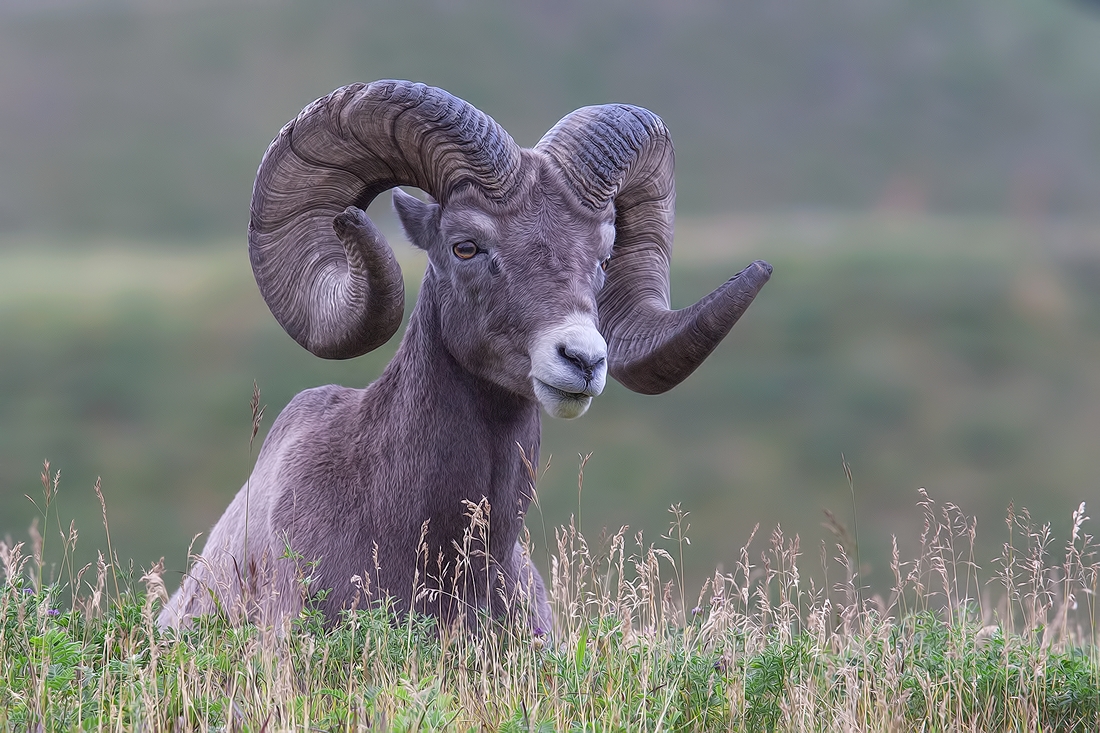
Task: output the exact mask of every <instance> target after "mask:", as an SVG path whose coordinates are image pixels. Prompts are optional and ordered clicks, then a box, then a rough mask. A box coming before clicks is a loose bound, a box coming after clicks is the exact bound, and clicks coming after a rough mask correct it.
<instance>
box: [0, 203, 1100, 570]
mask: <svg viewBox="0 0 1100 733" xmlns="http://www.w3.org/2000/svg"><path fill="white" fill-rule="evenodd" d="M377 208H380V207H377ZM372 214H373V215H374V216H375V217H376V218H377V219H378V220H380V221H382V222H383V225H384V226H386V227H389V228H390V230H392V229H393V222H392V218H391V217H388V216H387V215H386V213H385V212H384V210H383V211H378V212H372ZM391 241H394V242H395V243H398V242H399V241H400V240H399V237H396V236H394V237H391ZM1040 244H1041V245H1042V252H1043V254H1042V255H1041V256H1040V255H1039V254H1038V252H1039V251H1040V247H1039V245H1040ZM1098 244H1100V229H1095V228H1088V227H1071V226H1068V225H1052V224H1047V225H1043V224H1038V223H1030V224H1029V223H1027V222H1022V221H1019V220H1009V219H988V220H984V219H944V218H932V217H897V216H879V215H876V216H864V217H818V218H807V217H795V216H791V217H774V218H769V217H758V218H722V219H707V220H692V219H687V220H684V221H682V223H681V226H680V227H679V237H678V243H677V256H676V258H674V259H675V260H676V261H678V262H679V266H678V267H677V268H676V269H675V270H674V273H673V275H674V277H673V301H674V305H684V304H687V303H688V302H689V301H694V300H695V299H697V298H698V297H701V296H702V295H703V294H705V292H706V291H707V290H709V289H711V288H713V287H715V286H717V285H718V284H720V282H721V281H722V279H723V278H724V277H727V276H729V275H732V274H733V273H734V272H736V270H737V269H739V268H740V267H741V266H743V265H744V264H746V263H747V262H748V261H749V260H750V259H751V258H753V257H764V258H767V259H769V260H770V261H771V262H772V263H773V264H774V265H775V276H774V277H773V280H772V282H771V283H769V284H768V286H767V287H766V288H765V289H764V291H763V292H762V294H761V296H760V298H759V299H758V300H757V302H756V303H754V304H753V306H752V308H751V309H750V310H749V311H748V313H747V314H746V316H745V317H744V319H743V320H742V321H741V322H740V323H739V324H738V325H737V326H736V327H735V328H734V330H733V331H732V333H731V335H730V336H729V337H728V338H727V339H726V340H725V342H723V344H722V345H721V346H720V347H719V348H718V350H717V351H716V352H715V353H714V354H713V355H712V356H711V357H710V358H709V359H708V360H707V362H706V363H705V364H704V365H703V366H702V367H701V368H700V369H699V370H698V371H697V372H696V373H695V374H693V375H692V376H691V377H690V378H689V379H688V380H687V381H686V382H684V383H683V384H682V385H680V386H679V387H678V388H676V389H675V390H673V391H672V392H669V393H668V394H666V395H662V396H659V397H645V396H641V395H636V394H633V393H631V392H628V391H627V390H625V389H623V388H622V387H620V386H619V385H618V384H616V383H610V384H609V386H608V388H607V390H606V391H605V393H604V394H603V395H602V396H601V397H599V398H598V399H597V400H595V402H594V403H593V406H592V408H591V410H590V411H589V413H588V414H587V415H586V416H584V417H583V418H581V419H579V420H575V421H558V420H552V419H549V418H546V419H544V421H543V425H544V428H543V429H544V435H545V437H544V443H543V462H544V463H545V461H546V460H547V459H550V466H549V468H548V469H547V470H546V471H545V474H544V475H543V477H542V480H541V482H540V486H539V496H540V502H539V503H540V506H541V511H540V510H539V509H537V508H533V509H532V511H531V516H530V518H529V522H528V523H529V526H530V527H531V530H532V534H533V539H534V541H535V543H536V544H537V545H539V546H540V547H543V548H545V547H546V545H547V539H552V536H551V537H547V536H546V535H545V534H544V527H546V528H553V527H555V526H558V525H561V524H564V523H566V522H567V521H568V518H569V516H570V514H576V513H578V511H579V522H580V526H581V528H582V529H583V530H584V531H585V532H586V533H587V534H588V535H589V536H590V537H597V536H598V535H599V534H600V530H601V528H603V527H605V526H607V527H609V528H610V529H611V531H614V530H616V529H617V528H618V527H619V526H620V525H622V524H629V525H631V527H632V528H634V529H635V530H644V531H645V532H646V534H647V536H649V537H651V538H653V539H656V538H657V536H658V535H659V534H661V533H662V532H664V531H666V530H667V527H668V517H667V514H666V511H667V509H668V507H669V505H671V504H674V503H679V504H681V505H682V507H683V509H684V510H686V511H689V512H691V515H690V516H689V517H688V522H689V523H690V524H691V529H690V531H689V536H690V537H691V539H692V541H693V544H692V547H691V548H690V549H689V554H688V557H687V558H686V561H687V566H688V571H689V573H690V574H691V575H692V577H693V578H694V579H696V580H698V579H700V578H701V577H702V575H704V574H706V573H708V572H709V571H711V570H713V569H714V567H715V565H718V564H723V565H725V566H726V567H727V568H729V567H731V566H732V564H733V563H734V562H735V561H736V559H737V556H736V553H737V551H738V549H739V548H740V547H741V546H742V545H743V544H744V543H745V541H746V540H747V539H748V536H749V533H750V532H751V531H752V528H753V525H754V524H756V523H758V522H759V523H760V524H761V526H762V531H765V532H767V531H770V530H771V529H772V528H773V527H774V526H775V525H776V524H782V525H783V526H784V528H785V529H786V530H787V533H788V534H790V535H793V534H795V533H798V534H800V535H801V536H802V539H803V549H804V551H805V552H808V553H810V554H811V555H812V556H816V553H817V549H816V546H817V544H818V543H819V542H820V541H822V540H828V541H829V542H830V544H831V543H832V542H833V541H835V540H834V539H832V535H830V533H829V531H828V530H827V529H826V528H824V527H822V526H821V524H820V523H821V522H822V520H823V519H824V516H823V515H822V510H823V509H829V510H831V511H832V512H833V513H834V514H835V515H836V516H837V517H839V518H840V521H841V522H843V523H845V524H847V525H848V526H849V530H850V529H851V524H852V516H853V509H854V510H855V512H856V515H857V516H858V519H859V523H858V525H856V529H857V531H858V533H859V539H860V542H861V544H862V547H861V553H862V559H863V562H864V563H865V565H867V566H868V567H866V568H865V570H866V571H869V572H870V575H869V576H868V577H869V580H870V581H871V582H876V583H880V584H881V583H886V582H888V581H889V570H888V567H887V561H888V553H889V547H890V536H891V534H893V533H898V535H899V541H900V542H901V544H902V549H903V552H908V551H913V552H915V551H916V548H915V543H916V542H917V533H918V532H919V528H920V522H919V520H918V519H916V518H917V517H919V510H918V508H917V506H916V504H917V501H918V498H919V497H918V494H917V489H918V487H921V486H924V487H927V488H928V490H929V491H930V492H931V494H932V495H933V496H934V497H938V498H940V499H941V500H943V501H949V502H954V503H956V504H959V505H961V506H962V507H963V508H964V510H966V511H967V512H972V513H974V514H976V515H977V517H978V519H979V523H980V525H981V526H984V527H985V528H986V529H985V530H983V531H982V532H980V533H979V537H980V538H981V541H984V542H985V543H986V544H985V545H984V546H981V548H980V550H981V551H982V552H983V553H985V554H986V557H992V556H994V555H995V554H996V553H997V551H998V550H999V547H1000V542H1001V541H1002V540H1003V539H1004V538H1002V537H1001V536H1000V533H999V532H998V530H997V529H996V528H997V527H1003V524H1002V518H1003V516H1004V513H1005V510H1006V508H1007V507H1008V505H1009V503H1010V502H1014V503H1015V505H1016V506H1017V507H1020V506H1021V505H1022V506H1026V507H1028V508H1030V509H1031V511H1032V515H1033V517H1034V519H1035V521H1036V522H1037V523H1042V522H1046V521H1050V522H1052V523H1053V525H1054V527H1055V531H1056V534H1058V535H1059V536H1062V535H1061V534H1060V532H1061V530H1062V528H1064V527H1066V526H1068V523H1069V517H1070V513H1071V512H1072V511H1073V510H1074V509H1075V508H1076V507H1077V505H1078V503H1079V502H1080V501H1082V500H1086V501H1088V502H1090V503H1093V502H1094V499H1095V497H1096V481H1095V477H1096V476H1097V475H1098V474H1100V452H1098V451H1096V449H1095V446H1094V442H1095V436H1096V435H1097V434H1100V424H1098V422H1100V409H1098V407H1100V372H1097V370H1096V368H1095V364H1096V363H1098V361H1100V247H1098ZM397 250H398V251H399V252H400V253H401V257H402V259H403V261H404V267H405V272H406V277H407V279H408V281H409V282H408V286H409V287H408V292H409V298H410V299H411V298H413V297H414V294H415V290H416V288H415V284H416V280H417V279H418V277H419V272H421V271H422V268H423V262H422V260H420V259H419V254H418V253H415V252H412V251H411V250H412V248H411V247H407V246H406V247H402V246H400V244H399V243H398V244H397ZM0 252H3V254H0V340H2V342H3V343H4V345H5V348H4V357H3V359H0V537H2V536H3V534H4V533H10V534H11V535H12V536H13V537H16V538H18V537H22V536H25V531H26V528H27V526H28V524H29V523H30V521H31V518H32V516H33V515H34V514H35V511H34V507H33V506H32V505H31V504H30V503H29V502H28V501H27V499H26V498H24V497H23V494H29V495H31V496H38V495H39V493H40V491H39V489H38V473H39V470H40V461H41V459H44V458H49V459H50V461H51V462H52V463H53V466H54V467H55V468H59V469H60V470H61V471H62V475H63V482H62V486H63V487H64V490H63V491H62V494H61V496H60V497H59V498H58V500H57V501H58V506H59V507H60V509H59V512H60V516H63V517H76V519H77V527H78V529H80V530H81V531H82V532H83V533H84V535H83V536H82V544H81V545H80V547H82V548H83V550H82V552H84V553H85V554H84V555H81V557H83V558H84V559H85V560H87V559H91V557H89V554H90V553H92V550H93V548H96V547H101V546H102V534H101V532H102V530H101V526H100V520H99V506H98V503H97V501H96V499H95V496H94V494H93V492H92V486H93V484H94V482H95V479H96V477H97V476H102V477H103V487H104V494H105V496H106V500H107V504H108V511H109V516H110V517H111V522H112V537H113V540H114V546H115V548H116V551H118V553H119V555H120V556H121V557H134V558H135V559H137V560H138V561H139V562H145V561H146V560H151V559H155V558H156V557H159V556H160V555H167V556H168V567H169V568H170V569H172V570H177V571H178V570H181V569H182V568H183V565H184V557H185V551H186V548H187V544H188V542H189V540H190V538H191V537H192V535H194V534H195V533H198V532H204V531H206V530H207V529H208V528H209V527H210V526H211V524H212V523H213V522H214V521H215V520H216V519H217V517H218V516H219V515H220V514H221V512H222V511H223V510H224V508H225V506H226V505H227V503H228V501H229V499H230V498H231V497H232V495H233V494H234V493H235V492H236V490H237V489H238V488H239V487H240V486H241V485H242V484H243V482H244V480H245V478H246V477H247V474H248V471H249V466H250V460H251V457H254V455H255V452H256V451H255V450H253V451H252V456H251V457H250V453H249V445H248V442H249V441H248V438H249V434H250V430H251V415H250V413H249V408H248V402H249V398H250V397H251V394H252V383H253V380H256V381H257V382H258V384H259V386H260V389H261V391H262V402H263V403H265V404H267V405H268V406H269V407H268V410H267V412H266V415H265V420H264V426H263V431H262V433H261V437H262V434H263V433H264V432H266V429H267V428H268V427H269V426H270V424H271V421H272V420H273V419H274V418H275V416H276V415H277V413H278V411H279V410H280V409H281V408H282V407H283V406H284V405H285V404H286V402H287V401H288V400H289V399H290V398H291V397H292V396H293V395H294V394H295V393H296V392H298V391H300V390H302V389H305V388H307V387H310V386H314V385H317V384H323V383H329V382H335V383H341V384H345V385H349V386H362V385H365V384H367V383H369V382H370V381H372V380H373V379H374V378H375V377H377V375H378V374H379V373H380V371H381V370H382V368H383V366H384V365H385V364H386V362H387V361H388V360H389V358H390V356H391V355H392V353H393V349H394V347H395V344H396V339H395V340H394V341H393V342H391V343H390V344H388V345H387V346H385V347H383V348H382V349H380V350H379V351H377V352H375V353H372V354H369V355H367V356H365V357H363V358H360V359H356V360H352V361H345V362H327V361H323V360H320V359H317V358H315V357H312V356H311V355H309V354H308V353H306V352H305V351H304V350H302V349H300V348H299V347H298V346H297V345H296V344H294V343H293V342H292V341H291V340H290V339H289V338H288V337H287V336H286V335H285V334H283V333H282V331H281V330H280V329H279V327H278V325H277V324H276V323H275V321H274V319H272V318H271V316H270V314H269V313H268V312H267V310H266V307H265V306H264V304H263V302H262V300H261V299H260V297H259V295H258V294H257V292H256V289H255V285H254V284H253V283H252V281H251V273H250V271H249V268H248V265H247V261H246V257H245V253H244V247H243V243H241V242H227V241H215V242H210V243H208V246H206V247H193V248H191V250H189V251H187V252H186V253H183V254H181V253H179V252H178V251H176V252H169V251H165V250H164V249H159V248H157V247H155V246H152V245H150V246H144V247H143V246H137V247H135V246H129V247H126V246H122V245H120V244H110V243H104V242H98V243H93V242H89V243H81V245H80V246H79V247H76V246H69V247H65V246H62V245H57V244H51V243H47V242H45V241H42V240H25V239H24V240H20V241H17V242H15V243H9V244H8V246H7V247H5V248H3V249H0ZM257 449H258V445H257ZM588 453H592V454H593V455H592V457H591V459H590V460H589V461H588V463H587V465H586V466H585V469H584V481H583V489H582V490H581V491H580V492H578V486H577V479H578V467H579V464H580V459H579V454H588ZM842 456H843V459H842ZM844 459H846V460H847V462H848V463H849V465H850V466H851V467H852V470H853V473H854V477H855V495H854V501H855V504H854V505H853V497H852V493H851V492H850V489H849V486H848V484H847V480H846V478H845V476H844V472H843V469H842V460H844ZM64 529H67V527H66V528H64ZM50 531H53V532H56V531H57V528H50ZM88 537H91V539H90V540H89V539H87V538H88ZM849 541H850V539H849ZM78 549H79V548H78ZM850 549H851V548H849V550H850Z"/></svg>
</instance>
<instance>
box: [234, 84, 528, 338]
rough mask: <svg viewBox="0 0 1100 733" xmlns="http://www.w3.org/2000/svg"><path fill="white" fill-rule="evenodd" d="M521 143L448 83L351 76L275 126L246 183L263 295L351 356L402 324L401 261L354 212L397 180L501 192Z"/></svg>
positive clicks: (294, 331) (443, 191) (292, 322)
mask: <svg viewBox="0 0 1100 733" xmlns="http://www.w3.org/2000/svg"><path fill="white" fill-rule="evenodd" d="M519 161H520V154H519V148H518V147H517V146H516V144H515V142H513V140H512V138H511V137H509V136H508V134H507V133H506V132H504V130H503V129H501V127H500V126H499V125H497V123H496V122H494V121H493V120H492V119H491V118H490V117H488V116H487V115H485V114H484V113H482V112H480V111H478V110H477V109H476V108H474V107H473V106H471V105H470V104H468V103H466V102H464V101H462V100H461V99H458V98H457V97H454V96H452V95H450V94H448V93H447V92H445V91H443V90H441V89H436V88H434V87H429V86H425V85H423V84H414V83H411V82H405V81H379V82H374V83H372V84H369V85H364V84H352V85H350V86H346V87H342V88H340V89H337V90H336V91H334V92H332V93H331V94H329V95H328V96H327V97H323V98H321V99H318V100H317V101H316V102H314V103H313V104H311V105H309V106H308V107H306V108H305V109H304V110H302V112H301V113H300V114H299V115H298V117H297V118H296V119H294V120H292V121H291V122H289V123H287V124H286V126H284V127H283V129H282V130H281V131H280V132H279V136H278V137H276V138H275V140H274V141H272V143H271V145H270V146H269V147H268V149H267V152H266V153H265V154H264V158H263V161H262V162H261V163H260V168H259V170H258V171H257V173H256V184H255V186H254V188H253V191H252V216H251V220H250V222H249V227H248V229H249V231H248V251H249V257H250V259H251V261H252V271H253V273H254V274H255V276H256V283H257V285H259V288H260V293H261V294H262V295H263V297H264V300H265V301H266V302H267V305H268V307H269V308H270V309H271V312H272V314H273V315H274V316H275V318H276V320H278V321H279V323H280V324H281V325H282V327H283V328H284V329H285V330H286V332H287V333H288V334H290V336H291V337H292V338H293V339H294V340H295V341H297V342H298V343H299V344H301V345H302V346H303V347H305V348H306V349H308V350H309V351H311V352H313V353H314V354H316V355H317V356H321V357H325V358H328V359H348V358H351V357H354V356H359V355H361V354H365V353H366V352H368V351H370V350H371V349H374V348H377V347H378V346H380V345H382V344H383V343H385V342H386V341H387V340H389V338H390V337H391V336H393V334H394V333H395V332H396V331H397V329H398V328H399V327H400V325H401V316H402V312H403V310H404V305H405V297H404V286H403V283H402V279H401V270H400V267H399V266H398V264H397V261H396V260H395V259H394V257H393V253H392V251H391V250H390V248H389V246H388V245H387V243H386V240H385V238H384V237H383V236H382V234H381V233H380V232H379V231H378V230H377V229H376V228H375V227H374V225H373V224H372V223H371V221H370V219H368V218H367V216H366V215H365V214H364V213H363V212H362V211H360V210H361V209H365V208H367V206H368V205H369V204H370V202H371V201H372V200H373V199H374V197H375V196H377V195H378V194H379V193H381V192H383V191H385V190H387V189H390V188H393V187H394V186H416V187H418V188H421V189H423V190H424V191H427V192H428V193H429V194H430V195H431V196H433V197H435V198H436V199H437V200H439V201H440V202H444V203H445V202H446V200H447V198H448V197H449V196H450V195H451V194H452V193H453V192H454V191H455V190H456V189H457V188H458V187H460V186H463V185H465V184H473V185H476V186H478V187H479V188H481V189H482V190H483V191H484V192H485V194H486V195H487V196H489V197H490V198H495V199H498V200H503V199H505V198H507V196H508V195H509V194H510V192H511V191H512V190H513V185H512V183H513V181H514V179H515V176H516V175H517V172H518V170H519Z"/></svg>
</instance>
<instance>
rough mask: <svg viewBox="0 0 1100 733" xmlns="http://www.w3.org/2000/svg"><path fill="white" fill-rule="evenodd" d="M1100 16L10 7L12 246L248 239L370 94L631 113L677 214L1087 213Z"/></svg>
mask: <svg viewBox="0 0 1100 733" xmlns="http://www.w3.org/2000/svg"><path fill="white" fill-rule="evenodd" d="M1098 74H1100V16H1097V14H1095V13H1093V12H1090V11H1089V10H1088V9H1087V8H1086V7H1085V6H1084V4H1082V3H1074V2H1058V1H1054V0H1047V1H1044V2H1034V0H962V1H956V0H950V1H945V0H932V1H928V2H906V3H899V2H893V1H892V0H829V1H827V2H822V1H821V0H768V2H755V1H751V0H737V1H734V2H719V1H717V0H679V1H678V2H668V1H667V0H629V1H628V0H604V1H601V2H587V1H586V0H553V1H550V0H521V1H516V0H401V2H392V1H387V2H381V1H379V0H366V1H361V0H310V1H308V2H306V1H305V0H284V1H279V0H220V1H219V2H210V1H208V0H3V1H0V231H8V232H11V231H24V232H25V231H40V230H43V229H51V230H54V231H60V232H65V233H69V232H80V233H82V234H88V233H109V234H116V233H119V232H125V233H129V234H132V235H133V234H138V235H156V236H157V237H158V238H159V237H160V236H162V235H163V234H165V233H166V232H168V233H192V234H193V233H227V232H234V233H237V232H243V231H244V230H245V226H246V223H247V215H248V214H247V212H248V201H249V192H250V191H251V186H252V177H253V175H254V173H255V170H256V166H257V164H258V162H259V160H260V157H261V155H262V153H263V150H264V147H265V146H266V144H267V143H268V141H270V140H271V138H272V137H274V136H275V134H276V133H277V132H278V130H279V128H280V127H281V126H282V124H283V123H284V122H286V121H287V120H289V119H291V118H292V117H293V116H294V115H295V114H297V112H298V111H299V110H300V109H301V108H302V107H303V106H305V104H307V103H308V102H309V101H311V100H313V99H315V98H317V97H319V96H321V95H323V94H326V93H327V92H328V91H330V90H331V89H333V88H335V87H337V86H339V85H342V84H347V83H349V82H352V81H360V80H361V81H370V80H373V79H379V78H410V79H416V80H421V81H426V82H429V83H432V84H436V85H438V86H442V87H444V88H446V89H448V90H450V91H452V92H454V93H455V94H458V95H459V96H462V97H464V98H466V99H468V100H469V101H471V102H473V103H474V104H476V105H478V106H479V107H481V108H482V109H484V110H485V111H487V112H488V113H490V114H491V115H493V116H494V117H495V118H496V119H497V120H498V121H499V122H500V123H501V124H502V125H504V127H505V128H506V129H507V130H509V131H510V132H511V133H512V134H513V135H514V136H515V138H516V140H517V141H518V142H519V143H520V144H523V145H533V144H534V143H535V142H536V141H537V140H538V139H539V137H540V136H541V135H542V133H543V132H545V131H546V130H547V129H549V128H550V126H551V125H553V123H554V122H555V121H556V120H557V119H559V118H560V117H561V116H562V115H564V114H565V113H566V112H568V111H570V110H572V109H574V108H576V107H579V106H582V105H586V104H593V103H600V102H608V101H625V102H631V103H635V104H641V105H645V106H647V107H650V108H651V109H653V110H655V111H656V112H658V113H659V114H660V115H662V116H663V117H664V119H665V120H666V122H667V123H668V125H669V128H670V129H671V130H672V133H673V136H674V138H675V140H676V141H677V154H678V164H679V172H680V175H679V181H678V186H679V199H680V206H681V211H683V212H687V213H720V212H725V211H730V210H738V211H757V210H761V209H763V210H776V209H787V208H790V207H827V208H838V209H851V208H856V209H864V208H867V207H873V206H877V205H883V206H888V207H889V206H893V207H902V208H910V209H918V210H919V209H921V208H925V207H927V208H929V209H932V210H935V211H941V212H943V211H948V212H975V211H981V212H986V213H992V212H1006V211H1010V210H1011V211H1025V212H1032V213H1035V212H1038V213H1044V212H1054V213H1076V214H1081V213H1089V214H1091V213H1092V212H1093V210H1094V206H1095V202H1096V201H1097V200H1100V126H1097V125H1096V124H1095V120H1097V119H1100V85H1098V84H1097V83H1096V79H1097V77H1098Z"/></svg>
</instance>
